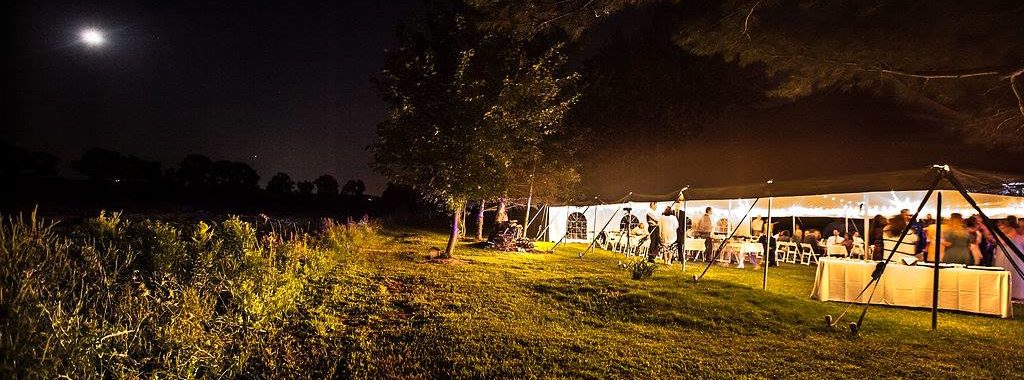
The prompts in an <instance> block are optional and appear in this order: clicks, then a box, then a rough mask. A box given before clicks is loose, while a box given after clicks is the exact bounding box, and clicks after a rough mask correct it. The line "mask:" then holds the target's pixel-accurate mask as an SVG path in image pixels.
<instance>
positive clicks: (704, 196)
mask: <svg viewBox="0 0 1024 380" xmlns="http://www.w3.org/2000/svg"><path fill="white" fill-rule="evenodd" d="M949 170H950V172H951V173H952V174H953V176H955V177H956V178H957V179H959V180H960V182H961V183H962V184H963V185H964V187H965V188H966V189H967V191H968V192H970V193H979V194H1006V193H1007V190H1008V188H1007V185H1009V184H1018V185H1019V184H1022V183H1024V175H1022V174H1009V173H998V172H990V171H984V170H974V169H957V168H950V169H949ZM935 175H936V170H935V168H933V167H926V168H919V169H911V170H898V171H890V172H880V173H868V174H855V175H846V176H836V177H818V178H809V179H799V180H786V181H774V182H773V183H772V184H771V185H768V184H767V183H756V184H742V185H735V186H721V187H704V188H689V189H686V191H685V197H686V199H689V200H723V199H738V198H757V197H768V196H773V197H785V196H798V195H822V194H852V193H870V192H892V191H897V192H898V191H911V190H928V189H929V188H931V185H932V183H933V182H934V181H935ZM680 188H682V187H680ZM938 189H942V190H954V188H953V186H952V185H951V184H950V183H949V182H948V181H946V180H942V181H940V182H939V186H938ZM678 195H679V192H678V191H676V192H672V193H667V194H654V195H644V194H636V193H631V194H629V195H627V196H626V197H623V199H622V200H626V201H634V202H656V201H668V200H674V199H676V197H677V196H678ZM620 201H621V200H620ZM597 203H598V202H596V201H595V200H594V199H590V200H582V201H580V202H571V204H574V205H589V204H597Z"/></svg>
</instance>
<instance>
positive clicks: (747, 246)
mask: <svg viewBox="0 0 1024 380" xmlns="http://www.w3.org/2000/svg"><path fill="white" fill-rule="evenodd" d="M762 253H764V247H762V246H761V244H760V243H750V242H738V241H734V242H730V243H729V244H727V245H726V246H725V248H724V249H722V257H721V259H719V261H723V262H726V263H729V262H732V259H733V258H735V259H736V263H737V264H736V267H737V268H743V261H744V259H746V258H747V256H748V255H760V254H762ZM751 262H753V261H752V260H751Z"/></svg>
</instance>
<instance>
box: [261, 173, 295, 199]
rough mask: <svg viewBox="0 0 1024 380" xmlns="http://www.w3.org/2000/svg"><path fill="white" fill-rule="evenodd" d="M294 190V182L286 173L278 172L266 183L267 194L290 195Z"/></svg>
mask: <svg viewBox="0 0 1024 380" xmlns="http://www.w3.org/2000/svg"><path fill="white" fill-rule="evenodd" d="M294 189H295V181H293V180H292V177H291V176H290V175H288V173H281V172H278V173H277V174H274V176H273V177H271V178H270V181H267V192H269V193H273V194H290V193H291V192H292V191H294Z"/></svg>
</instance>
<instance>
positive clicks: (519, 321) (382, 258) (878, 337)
mask: <svg viewBox="0 0 1024 380" xmlns="http://www.w3.org/2000/svg"><path fill="white" fill-rule="evenodd" d="M392 235H393V236H394V242H393V243H390V244H389V245H388V246H387V248H386V249H385V250H383V251H384V252H379V253H367V254H366V255H362V256H361V257H362V258H361V259H360V260H359V262H358V263H355V262H353V263H350V265H346V266H343V267H342V268H343V269H340V270H342V271H344V272H345V273H344V275H343V276H342V277H343V278H345V277H347V278H349V280H352V281H355V280H356V279H360V280H359V281H364V283H367V284H376V285H377V288H378V289H377V291H376V295H375V296H374V297H375V298H374V299H377V300H378V301H379V302H378V306H377V307H374V308H372V310H369V311H368V313H369V316H368V317H367V318H368V322H367V323H366V325H365V328H362V329H357V330H355V331H356V332H355V333H354V335H355V336H354V337H353V338H352V339H355V342H353V344H352V345H351V348H350V349H349V351H348V352H347V353H346V354H347V355H348V356H347V358H343V360H347V361H348V365H349V367H350V368H354V369H358V370H359V372H363V371H365V372H363V373H368V374H376V375H386V376H406V377H408V376H412V377H421V376H424V375H429V376H434V377H437V376H444V377H447V376H454V377H475V378H491V377H516V378H522V377H571V378H605V377H622V378H625V377H630V378H667V377H691V378H692V377H700V378H737V377H745V378H763V377H769V378H780V377H785V378H822V377H828V378H858V379H864V378H877V377H904V378H922V377H931V378H936V377H942V378H950V377H955V378H1020V377H1022V376H1024V322H1021V321H1019V320H1003V319H998V318H992V317H983V316H973V315H967V314H960V313H952V312H943V313H941V314H940V316H939V331H937V332H932V331H930V330H929V326H930V312H929V311H927V310H910V309H901V308H891V307H872V308H871V309H870V310H869V312H868V316H867V319H866V321H865V326H864V327H863V330H862V332H861V335H860V336H859V337H852V336H851V335H850V334H849V333H848V332H846V331H844V330H845V328H842V329H840V330H841V331H833V332H828V331H825V329H824V328H823V317H824V315H826V314H832V315H834V316H837V315H839V314H840V313H841V312H842V310H843V309H844V308H845V307H846V304H840V303H823V302H819V301H815V300H812V299H810V298H809V294H810V292H811V287H812V283H813V281H814V269H813V267H808V266H803V265H787V266H783V267H781V268H777V269H775V268H773V269H772V270H771V272H770V279H769V288H768V291H767V292H765V291H762V290H761V272H760V271H754V270H752V269H746V270H740V269H734V268H721V267H712V269H711V270H710V271H709V273H708V275H707V276H706V277H705V278H704V280H702V281H701V283H700V284H694V283H692V282H690V281H689V279H690V278H691V277H692V275H693V274H696V273H699V271H700V270H701V269H702V268H699V267H698V266H696V265H690V266H688V267H687V269H686V270H685V271H684V270H682V268H681V267H680V266H679V265H676V266H673V267H671V268H669V267H665V266H662V267H661V268H659V270H658V271H657V272H655V274H654V276H653V278H651V279H647V280H640V281H636V280H632V279H630V278H629V273H628V272H627V271H625V270H621V269H617V262H618V261H619V260H621V256H620V255H617V254H612V253H609V252H602V251H599V252H597V253H595V254H591V255H588V256H587V257H586V258H583V259H580V258H578V257H577V254H578V253H579V252H580V251H582V250H583V249H584V248H585V247H584V246H582V245H573V244H570V245H566V246H564V247H559V249H558V250H557V251H556V252H555V253H553V254H543V253H502V252H495V251H488V250H482V249H476V248H472V247H470V246H468V245H465V246H460V247H459V250H458V251H457V254H456V259H455V260H453V261H451V262H448V263H437V262H430V261H428V260H426V259H425V258H424V257H423V253H425V252H426V250H427V248H428V247H430V246H439V247H443V243H444V236H442V235H440V234H434V233H427V232H421V231H411V232H403V233H392ZM547 247H549V246H541V248H547ZM345 281H348V280H345ZM360 302H365V300H363V301H360ZM859 311H860V309H859V308H855V309H851V311H850V314H849V315H848V316H847V317H846V319H845V320H844V322H843V323H842V325H844V326H845V324H846V322H848V321H850V320H854V319H855V318H856V316H857V314H858V313H859ZM1022 313H1024V310H1022V308H1021V307H1020V305H1016V306H1015V314H1016V315H1018V316H1020V315H1024V314H1022Z"/></svg>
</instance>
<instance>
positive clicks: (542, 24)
mask: <svg viewBox="0 0 1024 380" xmlns="http://www.w3.org/2000/svg"><path fill="white" fill-rule="evenodd" d="M593 3H594V0H589V1H587V2H586V3H584V4H583V5H580V6H579V7H578V8H576V9H574V10H571V11H568V12H565V13H562V14H559V15H557V16H555V17H552V18H550V19H547V20H545V21H542V22H541V23H540V24H537V26H538V27H541V28H543V27H546V26H547V25H548V24H550V23H552V22H555V21H558V20H561V19H563V18H566V17H568V16H569V15H572V14H575V13H577V12H579V11H582V10H583V9H584V8H586V7H588V6H590V4H593Z"/></svg>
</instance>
